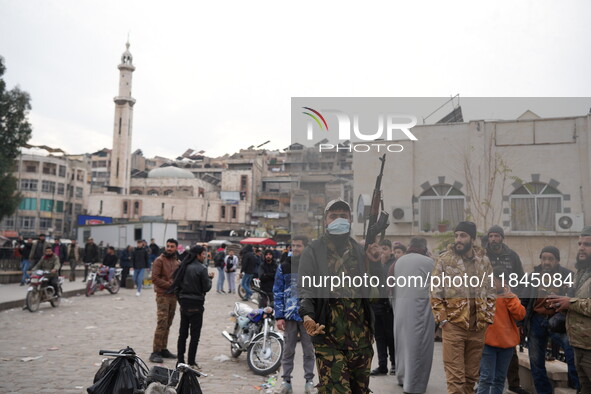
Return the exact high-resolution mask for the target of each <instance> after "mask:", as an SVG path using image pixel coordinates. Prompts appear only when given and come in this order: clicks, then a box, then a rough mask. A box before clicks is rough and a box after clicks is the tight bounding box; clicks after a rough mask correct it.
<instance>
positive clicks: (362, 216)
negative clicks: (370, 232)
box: [357, 194, 371, 223]
mask: <svg viewBox="0 0 591 394" xmlns="http://www.w3.org/2000/svg"><path fill="white" fill-rule="evenodd" d="M370 208H371V198H370V197H369V195H368V194H360V195H359V198H357V223H363V222H365V220H367V218H368V216H369V209H370Z"/></svg>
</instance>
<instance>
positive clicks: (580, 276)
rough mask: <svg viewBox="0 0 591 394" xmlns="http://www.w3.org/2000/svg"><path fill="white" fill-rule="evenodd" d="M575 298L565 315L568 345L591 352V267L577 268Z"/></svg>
mask: <svg viewBox="0 0 591 394" xmlns="http://www.w3.org/2000/svg"><path fill="white" fill-rule="evenodd" d="M577 268H578V270H577V273H576V275H575V298H571V300H570V305H569V308H568V313H567V314H566V331H567V333H568V339H569V340H570V344H571V345H572V346H574V347H578V348H582V349H588V350H591V266H587V267H580V266H579V267H577Z"/></svg>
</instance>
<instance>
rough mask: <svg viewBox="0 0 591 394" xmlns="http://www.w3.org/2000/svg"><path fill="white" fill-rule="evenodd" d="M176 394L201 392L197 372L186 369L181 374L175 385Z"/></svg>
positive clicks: (198, 393) (200, 393)
mask: <svg viewBox="0 0 591 394" xmlns="http://www.w3.org/2000/svg"><path fill="white" fill-rule="evenodd" d="M176 392H177V394H203V391H201V386H200V385H199V380H198V379H197V374H196V373H194V372H191V371H186V372H185V373H183V376H181V380H180V381H179V385H178V386H177V387H176Z"/></svg>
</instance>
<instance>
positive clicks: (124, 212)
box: [123, 201, 129, 215]
mask: <svg viewBox="0 0 591 394" xmlns="http://www.w3.org/2000/svg"><path fill="white" fill-rule="evenodd" d="M128 211H129V204H128V203H127V201H123V214H124V215H127V212H128Z"/></svg>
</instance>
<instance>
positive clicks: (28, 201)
mask: <svg viewBox="0 0 591 394" xmlns="http://www.w3.org/2000/svg"><path fill="white" fill-rule="evenodd" d="M18 209H20V210H22V211H36V210H37V199H36V198H23V199H22V200H21V204H20V205H19V207H18Z"/></svg>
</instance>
